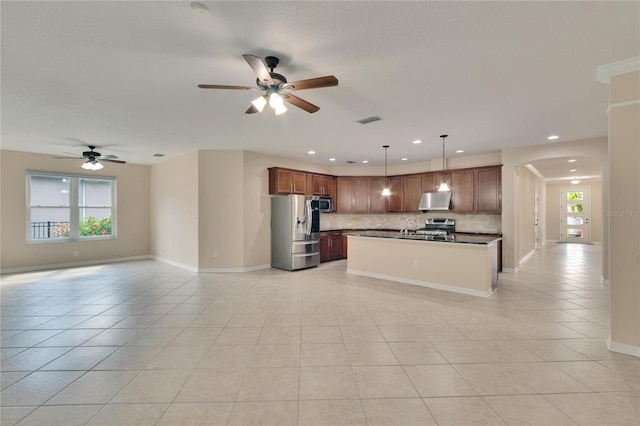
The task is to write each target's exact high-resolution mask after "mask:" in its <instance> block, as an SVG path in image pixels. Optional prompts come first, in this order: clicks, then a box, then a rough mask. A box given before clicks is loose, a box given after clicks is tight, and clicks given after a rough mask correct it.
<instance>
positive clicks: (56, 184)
mask: <svg viewBox="0 0 640 426" xmlns="http://www.w3.org/2000/svg"><path fill="white" fill-rule="evenodd" d="M30 179H31V182H30V186H29V188H30V191H29V192H30V195H31V197H30V198H31V199H30V200H29V202H30V205H32V206H65V207H68V206H69V205H70V203H69V200H70V197H69V188H70V185H69V181H70V180H71V179H69V178H66V177H59V176H30Z"/></svg>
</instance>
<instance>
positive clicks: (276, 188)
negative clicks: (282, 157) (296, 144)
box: [269, 167, 307, 194]
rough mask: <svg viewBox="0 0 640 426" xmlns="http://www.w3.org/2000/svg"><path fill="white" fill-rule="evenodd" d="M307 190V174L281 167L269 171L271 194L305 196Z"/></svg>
mask: <svg viewBox="0 0 640 426" xmlns="http://www.w3.org/2000/svg"><path fill="white" fill-rule="evenodd" d="M306 190H307V173H306V172H302V171H299V170H291V169H283V168H280V167H271V168H270V169H269V194H305V191H306Z"/></svg>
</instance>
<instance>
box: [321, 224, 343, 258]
mask: <svg viewBox="0 0 640 426" xmlns="http://www.w3.org/2000/svg"><path fill="white" fill-rule="evenodd" d="M343 238H344V237H343V236H342V231H324V232H321V233H320V262H328V261H330V260H337V259H344V253H343V251H344V249H343Z"/></svg>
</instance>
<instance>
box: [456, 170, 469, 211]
mask: <svg viewBox="0 0 640 426" xmlns="http://www.w3.org/2000/svg"><path fill="white" fill-rule="evenodd" d="M451 210H453V211H454V212H472V211H473V170H462V171H455V172H451Z"/></svg>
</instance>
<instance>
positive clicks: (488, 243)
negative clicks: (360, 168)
mask: <svg viewBox="0 0 640 426" xmlns="http://www.w3.org/2000/svg"><path fill="white" fill-rule="evenodd" d="M345 235H346V236H347V238H348V244H347V250H348V254H347V273H350V274H355V275H363V276H368V277H373V278H380V279H385V280H391V281H397V282H400V283H405V284H413V285H419V286H423V287H430V288H434V289H439V290H446V291H453V292H457V293H463V294H469V295H473V296H482V297H488V296H490V295H491V293H492V292H493V290H494V289H495V288H496V285H497V282H498V266H497V265H498V249H497V247H498V242H499V241H500V240H501V238H500V237H493V236H484V235H455V236H448V238H442V237H441V238H438V237H433V236H426V235H417V234H409V235H401V234H400V233H399V232H391V231H359V232H346V233H345Z"/></svg>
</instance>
